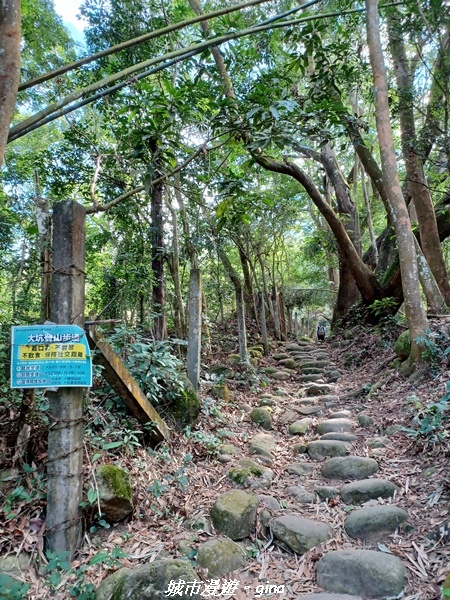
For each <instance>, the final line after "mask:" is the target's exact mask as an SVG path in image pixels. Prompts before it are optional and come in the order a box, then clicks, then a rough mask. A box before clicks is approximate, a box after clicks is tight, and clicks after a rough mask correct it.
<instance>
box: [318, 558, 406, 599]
mask: <svg viewBox="0 0 450 600" xmlns="http://www.w3.org/2000/svg"><path fill="white" fill-rule="evenodd" d="M405 578H406V569H405V566H404V565H403V563H402V561H401V560H400V559H399V558H397V557H396V556H393V555H392V554H387V553H385V552H377V551H374V550H337V551H334V552H329V553H328V554H326V555H325V556H323V557H322V558H321V559H320V560H319V562H318V564H317V585H318V586H319V587H321V588H323V589H324V590H326V591H327V592H334V593H337V594H339V593H340V594H353V595H360V596H362V597H363V598H376V599H380V598H391V597H396V596H398V595H399V594H400V593H401V591H402V590H403V587H404V585H405Z"/></svg>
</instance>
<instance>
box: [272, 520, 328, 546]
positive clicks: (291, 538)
mask: <svg viewBox="0 0 450 600" xmlns="http://www.w3.org/2000/svg"><path fill="white" fill-rule="evenodd" d="M271 528H272V533H273V535H274V536H275V537H276V538H277V539H278V540H281V541H282V542H284V543H285V544H286V545H287V546H288V547H289V548H290V549H291V550H293V551H294V552H296V553H297V554H305V552H308V550H311V548H314V547H315V546H317V545H318V544H321V543H322V542H325V541H326V540H327V539H328V538H329V537H330V536H331V528H330V527H329V526H328V525H326V524H325V523H319V522H318V521H312V520H311V519H305V518H304V517H300V516H298V515H294V514H290V515H283V516H282V517H277V518H276V519H274V520H273V521H272V523H271Z"/></svg>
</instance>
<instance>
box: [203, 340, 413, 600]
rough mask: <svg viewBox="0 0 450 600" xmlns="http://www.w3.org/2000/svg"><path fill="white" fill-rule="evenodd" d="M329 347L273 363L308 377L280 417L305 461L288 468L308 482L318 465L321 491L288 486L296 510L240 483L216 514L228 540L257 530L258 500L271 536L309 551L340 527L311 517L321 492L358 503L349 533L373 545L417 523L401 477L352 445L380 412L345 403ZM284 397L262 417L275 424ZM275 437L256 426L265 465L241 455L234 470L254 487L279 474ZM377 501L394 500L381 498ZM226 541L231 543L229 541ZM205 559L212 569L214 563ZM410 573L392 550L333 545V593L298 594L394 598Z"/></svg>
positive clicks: (290, 348) (323, 581) (376, 441)
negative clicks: (307, 511)
mask: <svg viewBox="0 0 450 600" xmlns="http://www.w3.org/2000/svg"><path fill="white" fill-rule="evenodd" d="M324 348H325V346H318V345H312V344H307V343H300V344H287V345H286V347H285V352H280V353H278V354H277V355H275V356H274V358H275V359H276V360H277V367H278V366H279V367H280V369H279V370H276V371H273V370H272V369H271V370H270V371H271V373H270V375H271V377H272V378H273V379H275V380H278V381H284V380H286V378H285V376H284V373H287V374H288V375H289V377H292V376H295V375H294V373H296V374H297V377H296V379H297V378H298V380H299V381H300V382H301V387H300V389H299V393H298V398H296V399H294V400H291V401H290V402H289V408H288V409H287V410H286V411H285V412H284V413H283V414H282V415H281V416H280V418H279V420H278V423H279V424H281V425H284V426H286V428H287V431H286V433H285V435H286V436H290V437H292V440H293V445H292V450H293V451H294V452H296V453H297V454H298V455H299V459H301V460H298V461H296V462H293V463H290V464H288V465H287V466H286V467H285V473H286V475H288V476H294V477H296V478H297V479H299V480H300V481H299V483H306V482H307V480H308V477H309V476H310V475H311V473H313V471H317V469H319V470H320V477H321V478H322V480H323V481H322V482H320V483H316V484H315V485H314V487H313V490H311V489H308V488H307V487H305V485H298V484H297V485H288V486H287V487H286V488H285V493H286V494H287V495H288V496H291V497H292V498H293V500H294V501H295V503H296V504H298V505H299V509H298V510H296V511H292V512H289V513H287V514H286V511H283V510H280V509H281V507H280V505H279V503H278V501H277V499H276V498H275V497H272V496H270V495H268V494H260V495H255V494H254V493H253V492H248V491H246V492H244V491H241V490H231V491H228V492H226V493H225V494H223V495H221V496H219V497H218V499H217V501H216V503H215V505H214V507H213V510H212V512H211V516H212V517H213V524H214V526H215V528H216V530H217V531H219V532H220V533H222V534H223V535H224V536H226V538H231V539H233V540H241V539H243V537H245V536H244V535H241V533H242V532H240V533H239V534H238V535H236V533H235V532H236V529H239V526H237V524H238V523H241V524H243V523H247V529H248V523H249V521H248V518H249V512H248V511H249V506H251V507H252V511H253V510H254V511H255V514H253V512H251V514H250V522H252V520H253V519H254V517H255V516H256V510H257V506H256V505H255V501H254V500H255V498H256V499H257V500H258V501H259V506H260V512H259V516H258V518H259V521H260V523H261V526H262V527H263V530H264V531H265V533H266V535H267V537H268V538H270V539H271V538H274V539H275V540H276V541H277V543H279V544H280V545H281V546H282V547H285V548H287V549H289V550H290V551H292V552H294V553H295V554H296V555H303V554H304V553H305V552H308V551H309V550H311V549H313V548H314V547H316V546H318V545H319V544H323V543H324V542H326V541H327V540H328V539H330V538H331V537H332V536H333V535H335V534H336V532H335V531H333V530H332V529H331V527H330V526H329V524H327V523H324V522H321V521H320V520H315V519H310V518H305V516H303V514H302V513H303V511H302V510H301V505H306V504H311V503H314V502H316V498H317V497H318V500H319V502H320V501H321V502H328V501H329V500H332V499H334V498H338V497H340V501H341V502H343V503H345V504H346V505H348V507H349V509H350V507H351V510H350V511H349V513H348V515H347V516H346V517H345V520H344V526H343V527H344V531H345V534H346V535H347V536H348V537H349V538H350V539H353V540H361V541H362V542H364V543H365V544H370V543H371V542H379V541H383V540H386V539H389V536H390V535H391V534H392V533H394V532H395V531H396V530H397V529H398V528H399V527H404V528H407V527H410V525H409V524H408V513H407V512H406V511H405V510H404V509H402V508H400V507H398V506H396V505H395V503H394V502H395V495H396V493H397V491H398V487H397V485H396V484H395V483H393V482H392V481H390V480H388V479H385V478H382V477H381V476H380V466H379V464H378V462H377V460H375V459H374V458H371V457H368V456H358V455H355V454H354V453H353V443H354V442H355V441H356V440H357V435H356V433H355V425H356V422H357V423H358V425H359V427H360V428H361V427H364V426H370V425H372V422H373V420H372V418H371V417H369V416H368V415H364V414H360V415H358V416H356V414H355V413H354V411H353V410H351V409H349V408H347V407H346V406H342V405H341V402H340V400H339V397H338V396H337V395H336V394H335V387H334V385H333V384H334V382H335V381H336V380H337V379H338V378H339V376H340V373H339V372H338V371H337V369H336V368H335V366H334V365H332V364H330V360H329V355H328V352H327V351H326V350H325V349H324ZM294 369H297V371H295V370H294ZM293 371H294V373H293ZM276 403H277V397H276V396H271V395H269V394H266V395H263V396H261V398H260V401H259V405H260V407H259V408H258V409H256V410H255V409H254V410H253V411H252V413H251V418H252V420H253V421H254V422H255V424H257V425H259V426H261V427H263V428H264V429H266V430H271V429H272V415H271V409H272V408H273V407H274V406H275V405H276ZM313 432H315V433H316V435H317V439H314V440H312V441H308V442H306V441H305V442H303V443H302V442H301V441H300V442H298V441H297V440H298V439H300V440H301V439H302V438H303V437H304V436H305V435H306V434H308V437H310V434H311V433H313ZM365 441H366V444H367V446H368V447H370V448H372V449H373V448H376V447H379V448H380V447H382V446H383V445H384V444H386V443H387V442H388V440H387V441H386V439H385V438H381V437H380V438H369V439H367V440H365ZM276 445H277V437H276V435H275V434H272V433H267V432H265V433H258V434H256V435H255V436H254V437H253V438H252V439H251V440H250V441H249V453H251V454H254V455H256V457H258V458H257V460H258V459H259V461H258V462H259V463H264V464H263V465H261V464H260V465H259V467H258V462H256V461H253V463H254V464H253V467H252V464H251V463H252V461H248V460H245V459H241V460H240V461H239V463H238V467H233V468H232V469H230V471H229V473H228V476H229V477H230V478H231V479H232V481H235V482H236V483H240V484H241V485H242V484H243V485H244V486H245V487H246V488H254V489H255V490H256V489H257V488H259V487H263V488H268V487H269V486H270V484H271V482H272V480H273V471H272V470H271V469H270V468H269V467H268V465H271V464H273V463H274V461H275V460H276ZM223 459H224V457H223V456H222V457H219V460H223ZM266 465H267V466H266ZM252 471H253V472H252ZM243 482H244V483H243ZM224 498H226V499H227V508H224V507H223V506H222V503H223V500H224ZM378 499H381V502H386V503H384V504H382V503H377V500H378ZM393 500H394V501H393ZM370 501H372V502H373V503H374V505H373V506H365V507H362V508H361V507H360V508H355V507H356V506H358V505H360V504H362V503H367V502H370ZM265 506H267V507H269V510H267V509H265V508H264V507H265ZM277 513H279V514H278V515H277ZM280 513H281V514H280ZM247 529H246V531H247ZM246 535H248V533H246ZM223 543H224V544H225V543H227V542H226V540H223ZM206 544H210V542H206ZM201 547H202V545H200V547H199V551H200V549H201ZM200 553H201V551H200ZM222 558H223V557H222ZM203 566H205V567H208V565H207V563H204V564H203ZM224 569H226V565H225V563H224V562H222V563H221V568H219V569H218V570H217V571H215V575H220V574H224V573H226V571H225V570H224ZM405 578H406V569H405V566H404V564H403V563H402V561H401V560H400V559H399V558H398V557H396V556H395V555H393V554H391V553H389V552H383V551H380V550H374V549H361V548H359V547H356V548H355V549H345V550H335V551H330V552H327V553H325V554H324V555H323V556H322V557H321V558H320V560H319V561H318V562H317V568H316V581H317V586H318V587H319V588H322V589H323V590H324V592H319V593H316V594H308V595H306V596H305V595H304V596H298V598H299V600H300V598H303V599H304V600H313V599H315V600H340V599H342V600H344V599H346V600H351V599H353V600H356V599H357V598H377V599H382V598H392V597H396V596H398V595H399V594H400V593H401V592H402V590H403V588H404V585H405Z"/></svg>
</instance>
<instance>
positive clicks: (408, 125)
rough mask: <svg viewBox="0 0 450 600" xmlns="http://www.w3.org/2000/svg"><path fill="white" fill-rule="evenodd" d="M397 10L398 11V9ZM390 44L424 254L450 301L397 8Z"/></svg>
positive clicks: (391, 18)
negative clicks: (422, 157) (419, 143)
mask: <svg viewBox="0 0 450 600" xmlns="http://www.w3.org/2000/svg"><path fill="white" fill-rule="evenodd" d="M396 12H397V11H396ZM387 15H388V33H389V45H390V48H391V54H392V59H393V62H394V68H395V77H396V81H397V88H398V93H399V117H400V130H401V139H402V150H403V160H404V161H405V168H406V176H407V178H408V181H407V185H408V190H409V193H410V195H411V198H412V200H413V202H414V206H415V209H416V214H417V219H418V222H419V231H420V243H421V247H422V252H423V254H424V257H425V259H426V261H427V263H428V265H429V267H430V269H431V272H432V273H433V275H434V277H435V279H436V282H437V284H438V285H439V289H440V290H441V293H442V295H443V296H444V298H445V299H446V302H447V304H448V305H450V284H449V281H448V275H447V271H446V268H445V264H444V258H443V256H442V249H441V244H440V241H439V233H438V228H437V223H436V215H435V213H434V207H433V202H432V199H431V194H430V190H429V188H428V185H427V182H426V180H425V173H424V169H423V162H422V160H421V158H420V156H419V154H418V149H417V148H416V126H415V122H414V109H413V81H412V77H411V73H410V68H409V64H408V59H407V56H406V50H405V44H404V41H403V39H402V37H401V35H402V34H401V31H400V28H399V26H398V23H397V19H396V16H398V15H396V16H394V15H395V13H394V12H391V11H388V12H387Z"/></svg>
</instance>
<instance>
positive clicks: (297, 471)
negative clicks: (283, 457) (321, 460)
mask: <svg viewBox="0 0 450 600" xmlns="http://www.w3.org/2000/svg"><path fill="white" fill-rule="evenodd" d="M315 467H316V465H312V464H310V463H292V464H291V465H288V466H287V467H286V471H287V472H288V473H290V474H291V475H300V476H301V475H306V474H307V473H311V471H314V469H315Z"/></svg>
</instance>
